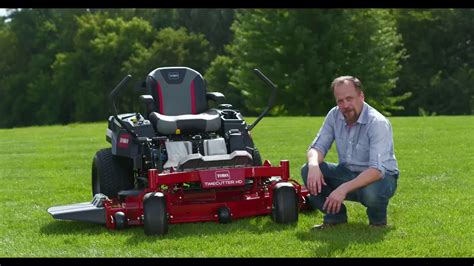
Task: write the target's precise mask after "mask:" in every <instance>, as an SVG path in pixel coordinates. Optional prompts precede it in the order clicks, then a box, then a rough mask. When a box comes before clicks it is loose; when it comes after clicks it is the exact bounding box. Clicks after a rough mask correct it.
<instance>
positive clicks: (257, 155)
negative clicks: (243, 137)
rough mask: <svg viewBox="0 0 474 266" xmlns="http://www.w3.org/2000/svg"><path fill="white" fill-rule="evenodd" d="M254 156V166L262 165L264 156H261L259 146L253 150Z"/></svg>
mask: <svg viewBox="0 0 474 266" xmlns="http://www.w3.org/2000/svg"><path fill="white" fill-rule="evenodd" d="M252 158H253V165H254V166H262V157H261V156H260V152H259V151H258V149H257V148H255V149H254V150H253V154H252Z"/></svg>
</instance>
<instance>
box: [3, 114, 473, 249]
mask: <svg viewBox="0 0 474 266" xmlns="http://www.w3.org/2000/svg"><path fill="white" fill-rule="evenodd" d="M253 120H254V118H252V119H248V122H249V123H251V122H252V121H253ZM323 120H324V117H267V118H265V119H263V120H262V121H261V122H260V124H259V125H258V126H257V127H256V128H255V129H254V130H253V131H252V136H253V138H254V141H255V143H256V145H257V147H258V148H259V150H260V152H261V154H262V157H263V159H268V160H270V162H271V163H272V164H274V165H275V164H276V165H277V164H279V161H280V160H285V159H288V160H290V168H291V172H290V173H291V176H292V177H293V178H294V179H296V180H298V181H301V177H300V167H301V165H302V164H303V163H305V161H306V150H307V148H308V145H309V144H310V143H311V142H312V140H313V139H314V137H315V135H316V133H317V131H318V130H319V128H320V126H321V124H322V122H323ZM390 121H391V123H392V126H393V130H394V139H395V153H396V156H397V159H398V162H399V167H400V171H401V175H400V180H399V183H398V189H397V192H396V195H395V197H394V198H392V200H391V203H390V206H389V217H388V220H389V223H390V224H391V226H390V227H389V228H388V229H378V230H374V229H370V228H368V226H367V216H366V214H365V208H364V207H363V206H362V205H360V204H358V203H354V202H347V208H348V213H349V224H347V225H343V226H341V227H339V228H337V229H336V228H334V229H331V230H328V231H325V232H318V233H315V232H310V231H309V228H310V227H311V226H312V225H313V224H315V223H319V222H321V221H322V215H321V213H318V212H310V213H301V214H300V216H299V222H298V224H297V225H279V224H275V223H273V222H272V221H271V219H270V217H268V216H261V217H254V218H248V219H241V220H236V221H233V222H232V223H230V224H215V223H212V222H211V223H187V224H177V225H170V230H169V234H168V235H166V236H164V237H146V236H145V235H144V234H143V228H142V227H134V228H130V229H127V230H125V231H111V230H108V229H106V228H105V227H104V226H101V225H95V224H89V223H82V222H65V221H56V220H54V219H53V218H52V217H51V216H50V215H49V214H48V213H47V212H46V210H47V208H48V207H51V206H54V205H61V204H69V203H77V202H84V201H90V200H91V198H92V195H91V188H90V186H91V185H90V171H91V163H92V157H93V156H94V154H95V152H96V151H97V150H99V149H102V148H106V147H109V146H110V145H109V144H108V143H107V142H106V141H105V129H106V127H107V123H106V122H100V123H88V124H71V125H66V126H58V125H57V126H44V127H29V128H16V129H1V130H0V136H1V137H0V235H1V236H2V237H1V238H0V256H1V257H472V256H473V255H474V253H473V250H474V233H473V231H474V230H473V229H472V228H474V223H473V218H472V215H471V209H472V208H471V205H472V203H473V202H474V201H473V194H474V189H473V188H474V186H473V185H474V178H473V175H474V149H473V148H472V147H473V146H474V134H472V132H474V117H472V116H457V117H443V116H440V117H393V118H390ZM327 160H328V161H333V162H337V153H336V152H335V146H333V147H332V150H331V151H330V152H329V154H328V156H327Z"/></svg>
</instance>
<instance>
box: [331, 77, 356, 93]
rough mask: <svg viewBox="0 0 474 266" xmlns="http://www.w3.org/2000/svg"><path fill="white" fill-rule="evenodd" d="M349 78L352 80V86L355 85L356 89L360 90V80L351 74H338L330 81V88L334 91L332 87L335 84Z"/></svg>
mask: <svg viewBox="0 0 474 266" xmlns="http://www.w3.org/2000/svg"><path fill="white" fill-rule="evenodd" d="M346 80H350V81H352V84H354V87H356V89H357V90H359V91H362V82H360V80H359V79H358V78H356V77H353V76H340V77H337V78H335V79H334V81H333V82H332V83H331V89H332V91H333V92H334V88H335V87H336V85H339V84H342V83H344V81H346Z"/></svg>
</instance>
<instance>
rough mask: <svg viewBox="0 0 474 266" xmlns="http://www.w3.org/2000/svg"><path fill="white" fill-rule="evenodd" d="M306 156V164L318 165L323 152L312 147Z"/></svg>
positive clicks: (322, 158)
mask: <svg viewBox="0 0 474 266" xmlns="http://www.w3.org/2000/svg"><path fill="white" fill-rule="evenodd" d="M307 157H308V165H319V164H320V163H321V162H323V160H324V155H323V153H322V152H320V151H319V150H316V149H313V148H311V149H309V151H308V154H307Z"/></svg>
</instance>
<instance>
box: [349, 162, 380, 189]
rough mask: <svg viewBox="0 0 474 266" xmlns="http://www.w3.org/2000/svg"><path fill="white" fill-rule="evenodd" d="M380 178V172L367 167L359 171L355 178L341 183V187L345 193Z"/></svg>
mask: <svg viewBox="0 0 474 266" xmlns="http://www.w3.org/2000/svg"><path fill="white" fill-rule="evenodd" d="M380 179H382V173H381V172H380V171H379V170H377V169H375V168H369V169H367V170H365V171H363V172H362V173H360V174H359V175H358V176H357V177H356V178H354V179H352V180H351V181H349V182H346V183H344V184H342V185H341V187H342V188H343V189H344V190H345V192H346V194H347V193H349V192H351V191H354V190H356V189H358V188H361V187H365V186H367V185H369V184H372V183H374V182H376V181H378V180H380Z"/></svg>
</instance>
